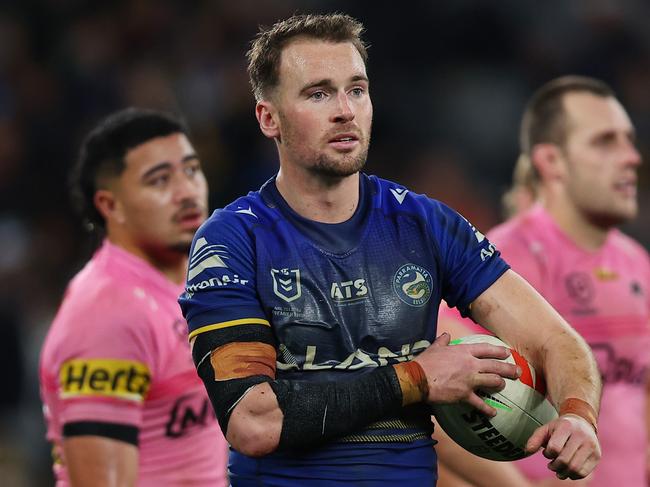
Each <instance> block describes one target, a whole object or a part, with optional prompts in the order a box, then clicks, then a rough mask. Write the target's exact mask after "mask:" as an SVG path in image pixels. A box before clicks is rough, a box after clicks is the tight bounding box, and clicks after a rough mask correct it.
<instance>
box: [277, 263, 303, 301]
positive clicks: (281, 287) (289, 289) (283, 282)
mask: <svg viewBox="0 0 650 487" xmlns="http://www.w3.org/2000/svg"><path fill="white" fill-rule="evenodd" d="M271 277H272V278H273V292H274V293H275V295H276V296H277V297H279V298H281V299H283V300H285V301H286V302H287V303H290V302H291V301H295V300H296V299H298V298H299V297H300V296H302V288H301V287H300V269H287V268H286V267H285V268H284V269H271Z"/></svg>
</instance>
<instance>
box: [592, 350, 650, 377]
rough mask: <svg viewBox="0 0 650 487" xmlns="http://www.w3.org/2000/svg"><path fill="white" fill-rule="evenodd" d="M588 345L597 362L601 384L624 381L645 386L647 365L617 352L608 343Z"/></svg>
mask: <svg viewBox="0 0 650 487" xmlns="http://www.w3.org/2000/svg"><path fill="white" fill-rule="evenodd" d="M590 345H591V349H592V351H593V352H594V355H595V357H596V361H597V362H598V368H599V369H600V376H601V378H602V380H603V384H605V385H607V384H617V383H620V382H624V383H627V384H635V385H638V386H645V384H646V382H647V380H648V367H647V366H646V365H645V364H639V363H637V362H636V360H634V358H633V357H625V356H621V355H620V354H617V353H616V350H615V349H614V347H613V346H612V345H611V344H609V343H591V344H590Z"/></svg>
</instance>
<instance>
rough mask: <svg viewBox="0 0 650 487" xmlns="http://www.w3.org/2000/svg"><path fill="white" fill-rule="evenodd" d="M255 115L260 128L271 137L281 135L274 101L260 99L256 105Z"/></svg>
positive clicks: (274, 137)
mask: <svg viewBox="0 0 650 487" xmlns="http://www.w3.org/2000/svg"><path fill="white" fill-rule="evenodd" d="M255 116H256V117H257V122H258V123H259V124H260V130H261V131H262V133H263V134H264V135H265V136H266V137H268V138H269V139H276V138H279V137H280V126H279V124H278V115H277V111H276V110H275V107H274V106H273V103H272V102H270V101H268V100H262V101H258V102H257V105H255Z"/></svg>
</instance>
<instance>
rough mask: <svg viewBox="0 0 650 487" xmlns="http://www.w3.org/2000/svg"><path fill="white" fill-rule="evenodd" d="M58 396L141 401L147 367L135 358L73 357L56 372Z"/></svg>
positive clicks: (147, 383)
mask: <svg viewBox="0 0 650 487" xmlns="http://www.w3.org/2000/svg"><path fill="white" fill-rule="evenodd" d="M59 382H60V384H61V397H62V398H72V397H84V396H104V397H114V398H119V399H128V400H131V401H137V402H141V401H143V400H144V398H145V396H146V395H147V392H149V387H150V385H151V373H150V372H149V368H148V367H147V366H146V365H145V364H143V363H141V362H136V361H135V360H119V359H73V360H68V361H67V362H64V363H63V365H62V366H61V370H60V372H59Z"/></svg>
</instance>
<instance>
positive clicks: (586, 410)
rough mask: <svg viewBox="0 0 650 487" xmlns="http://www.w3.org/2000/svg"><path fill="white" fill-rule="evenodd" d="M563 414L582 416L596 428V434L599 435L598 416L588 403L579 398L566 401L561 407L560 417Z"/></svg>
mask: <svg viewBox="0 0 650 487" xmlns="http://www.w3.org/2000/svg"><path fill="white" fill-rule="evenodd" d="M563 414H575V415H576V416H580V417H581V418H582V419H584V420H586V421H587V422H588V423H589V424H590V425H591V426H592V427H593V428H594V431H595V432H596V434H597V433H598V416H597V415H596V411H595V410H594V408H593V407H592V406H591V404H589V403H588V402H587V401H583V400H582V399H578V398H577V397H570V398H568V399H565V400H564V402H563V403H562V404H561V405H560V416H562V415H563Z"/></svg>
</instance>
